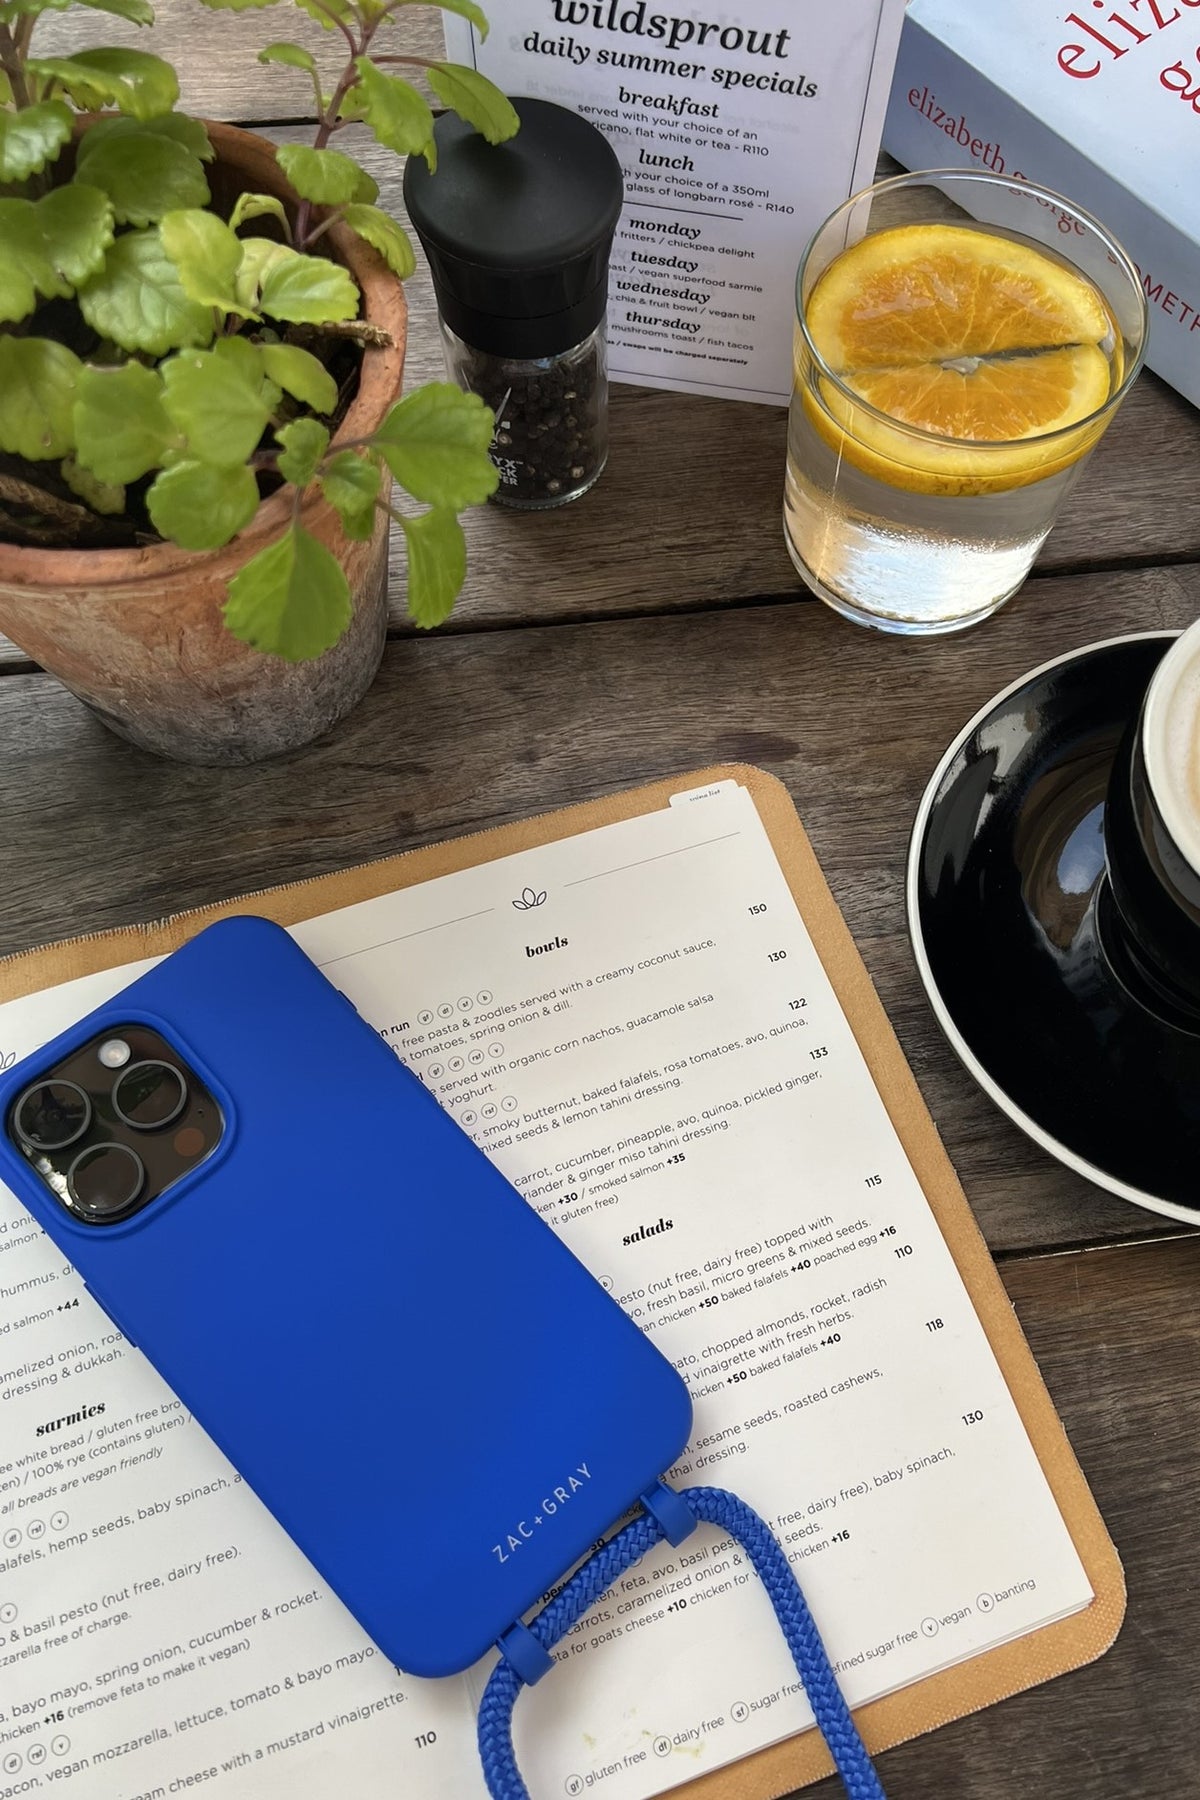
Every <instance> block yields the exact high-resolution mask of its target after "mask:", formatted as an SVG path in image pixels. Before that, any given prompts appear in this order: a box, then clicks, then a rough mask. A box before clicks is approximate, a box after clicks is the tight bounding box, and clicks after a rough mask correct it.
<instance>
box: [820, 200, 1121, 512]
mask: <svg viewBox="0 0 1200 1800" xmlns="http://www.w3.org/2000/svg"><path fill="white" fill-rule="evenodd" d="M806 320H807V324H808V329H809V332H810V335H811V337H812V340H813V342H814V343H815V344H816V346H817V348H818V350H819V351H820V353H821V356H822V358H823V359H824V361H825V363H826V364H827V365H828V367H830V368H831V369H833V370H834V371H835V373H836V374H837V375H839V376H840V378H841V381H842V383H843V384H844V386H845V387H846V388H849V389H850V390H851V391H852V393H854V394H856V395H859V396H860V397H861V398H862V399H863V400H865V401H867V402H868V404H869V405H870V406H871V407H873V408H875V409H877V412H878V413H885V414H887V415H888V417H889V418H890V419H894V420H896V421H897V422H898V425H899V426H900V427H901V429H894V428H893V427H891V426H890V425H889V424H888V423H887V421H886V420H883V419H880V418H878V417H877V416H876V415H875V414H873V413H870V412H868V411H867V410H866V408H863V407H859V406H856V405H855V404H854V402H853V400H851V399H850V398H849V397H848V396H847V395H846V394H845V393H843V392H842V391H841V390H839V389H838V388H837V387H836V386H835V384H834V383H832V382H830V381H829V380H828V379H826V378H824V377H820V378H818V379H816V391H815V392H814V391H813V386H812V377H811V375H810V378H809V379H808V380H806V379H804V375H805V370H804V368H803V366H800V367H798V368H797V380H798V382H799V384H800V391H801V392H802V394H803V397H804V403H805V407H806V410H807V411H808V414H809V417H810V418H811V419H812V421H813V423H814V424H815V425H816V427H817V429H818V430H819V431H820V433H821V435H822V436H823V437H824V438H825V440H826V441H827V442H828V443H829V444H830V445H831V447H832V448H834V449H835V450H837V451H838V453H839V454H840V455H843V456H845V457H846V458H847V459H848V460H849V461H851V462H853V463H855V464H856V465H857V466H858V467H860V468H862V469H864V470H866V472H867V473H869V474H873V475H875V476H877V477H878V478H879V479H880V480H883V481H886V482H888V483H889V484H890V485H891V486H893V487H902V488H907V489H909V490H911V491H914V492H921V493H947V494H951V493H963V494H967V493H984V492H990V491H994V490H998V489H1003V488H1011V487H1019V486H1023V485H1026V484H1028V483H1029V482H1033V481H1040V480H1042V479H1044V478H1045V477H1046V476H1047V475H1050V474H1054V473H1057V472H1058V471H1059V470H1061V469H1064V468H1069V467H1070V465H1071V464H1072V463H1073V462H1075V461H1076V460H1077V459H1078V458H1079V457H1080V456H1082V455H1083V453H1084V451H1085V450H1088V449H1090V448H1091V446H1092V444H1094V443H1095V441H1096V439H1097V438H1098V437H1099V435H1100V433H1101V431H1102V430H1103V427H1104V423H1106V422H1107V421H1099V422H1098V421H1096V420H1094V419H1092V421H1091V423H1090V424H1085V423H1083V422H1084V421H1087V420H1089V418H1090V416H1091V415H1092V414H1094V413H1095V412H1097V411H1098V410H1099V409H1100V408H1101V407H1102V406H1103V405H1104V403H1105V401H1106V400H1107V399H1108V398H1109V395H1110V393H1111V392H1112V389H1113V386H1114V382H1115V380H1116V379H1117V378H1118V377H1117V374H1116V368H1117V364H1116V360H1115V359H1116V348H1117V345H1118V344H1119V338H1118V335H1117V333H1116V331H1115V328H1114V325H1113V321H1112V319H1111V317H1110V315H1109V312H1108V309H1107V307H1106V306H1105V304H1104V301H1103V300H1102V298H1101V296H1100V294H1099V293H1098V291H1097V290H1096V288H1094V287H1093V286H1092V284H1091V283H1090V282H1089V281H1086V280H1085V279H1084V278H1083V277H1082V276H1080V275H1077V274H1076V273H1075V272H1074V271H1073V270H1071V269H1068V268H1066V267H1065V266H1064V265H1063V264H1061V263H1058V262H1056V261H1055V260H1054V259H1053V258H1052V257H1050V256H1048V255H1045V254H1043V253H1042V252H1041V251H1039V250H1036V249H1034V248H1032V247H1031V246H1030V245H1027V244H1024V243H1019V242H1017V241H1015V240H1012V239H1009V238H1002V237H996V236H994V235H993V234H992V233H990V232H985V231H977V230H973V229H972V228H970V227H967V226H959V225H909V226H900V227H898V228H896V229H894V230H889V231H880V232H877V233H875V234H874V236H871V237H867V238H864V239H862V240H861V242H859V243H858V244H856V245H854V246H853V247H852V248H851V249H849V250H846V251H844V252H843V253H842V255H840V256H839V257H837V258H836V259H835V260H834V261H833V262H832V263H831V264H830V265H829V267H828V268H827V269H826V270H825V272H824V274H823V275H822V276H821V278H820V280H819V281H818V282H817V284H816V286H815V287H814V289H813V291H812V293H811V295H810V296H809V300H808V305H807V308H806ZM800 348H801V355H800V358H799V362H800V364H801V365H803V363H804V360H805V358H804V355H803V345H802V344H801V346H800ZM1106 352H1107V354H1106ZM1077 424H1078V425H1080V430H1079V431H1078V432H1074V433H1073V432H1071V431H1070V430H1069V427H1071V426H1072V425H1077ZM905 426H911V427H916V428H917V429H918V430H920V431H922V432H928V433H935V434H937V435H936V436H934V437H930V438H925V439H922V438H918V437H916V436H914V435H913V434H912V433H910V432H908V431H905V430H904V429H902V428H903V427H905ZM1050 433H1061V434H1063V435H1060V436H1057V437H1054V438H1053V439H1052V441H1050V442H1046V441H1045V440H1046V438H1047V436H1048V434H1050ZM975 445H978V446H979V448H978V449H976V448H974V447H973V446H975ZM985 446H986V447H985Z"/></svg>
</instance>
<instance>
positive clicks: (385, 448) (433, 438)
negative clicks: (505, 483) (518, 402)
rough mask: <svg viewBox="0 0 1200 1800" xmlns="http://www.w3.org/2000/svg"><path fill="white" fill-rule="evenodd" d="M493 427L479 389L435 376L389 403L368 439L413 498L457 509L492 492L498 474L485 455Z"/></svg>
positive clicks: (436, 505)
mask: <svg viewBox="0 0 1200 1800" xmlns="http://www.w3.org/2000/svg"><path fill="white" fill-rule="evenodd" d="M495 429H496V422H495V419H494V418H493V417H492V414H491V413H490V412H489V411H488V409H487V407H486V406H485V405H484V404H483V401H482V400H481V399H480V398H479V395H478V394H464V393H463V392H462V390H461V389H460V388H456V387H454V386H452V385H451V383H450V382H447V381H433V382H430V383H429V384H428V385H427V386H426V387H422V388H418V389H417V390H416V392H415V393H412V394H408V395H406V396H405V398H404V399H403V400H401V401H400V402H399V403H398V405H396V406H393V408H392V410H391V412H390V413H389V414H388V415H387V417H386V419H384V421H383V424H382V425H381V426H380V427H379V430H378V431H377V432H376V433H375V436H374V439H373V440H372V441H373V444H374V447H375V448H376V449H377V450H379V451H380V452H381V453H382V455H383V459H384V461H385V462H386V463H387V465H388V468H389V469H390V470H391V471H392V474H393V475H394V476H395V477H396V480H397V481H398V482H399V483H400V484H401V486H402V487H405V488H407V489H408V491H409V493H410V494H411V495H412V496H413V499H414V500H424V501H425V502H427V504H429V505H430V506H435V507H449V508H450V509H451V510H452V511H454V512H457V511H458V509H459V508H460V507H462V506H474V505H476V504H477V502H479V501H480V500H486V499H487V497H488V495H489V494H491V493H494V492H495V489H496V484H497V482H498V481H499V475H498V473H497V471H496V468H495V465H494V464H493V463H492V461H491V459H490V458H489V456H488V446H489V445H490V443H491V441H492V434H493V433H494V431H495Z"/></svg>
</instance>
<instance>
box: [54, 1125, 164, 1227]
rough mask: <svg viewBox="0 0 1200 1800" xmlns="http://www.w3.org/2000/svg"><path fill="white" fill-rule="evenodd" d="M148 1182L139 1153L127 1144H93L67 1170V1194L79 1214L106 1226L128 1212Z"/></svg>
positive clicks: (82, 1151)
mask: <svg viewBox="0 0 1200 1800" xmlns="http://www.w3.org/2000/svg"><path fill="white" fill-rule="evenodd" d="M145 1179H146V1171H145V1169H144V1168H143V1166H142V1159H141V1157H140V1156H139V1155H138V1154H137V1151H136V1150H128V1149H126V1147H125V1145H124V1144H89V1145H88V1147H87V1149H86V1150H81V1151H80V1152H79V1155H78V1156H77V1157H76V1158H75V1161H74V1162H73V1163H72V1164H71V1166H70V1168H69V1169H68V1170H67V1192H68V1193H69V1194H70V1196H71V1199H72V1201H73V1202H74V1206H75V1211H76V1212H77V1213H79V1214H80V1215H81V1216H82V1217H83V1218H85V1219H90V1220H91V1221H92V1222H93V1223H94V1224H97V1225H103V1224H105V1223H106V1222H107V1221H108V1220H110V1219H119V1218H120V1216H121V1214H122V1213H124V1212H128V1210H129V1208H130V1207H131V1206H132V1205H133V1203H134V1201H135V1200H136V1199H137V1197H138V1195H139V1194H140V1193H141V1191H142V1183H143V1182H144V1181H145Z"/></svg>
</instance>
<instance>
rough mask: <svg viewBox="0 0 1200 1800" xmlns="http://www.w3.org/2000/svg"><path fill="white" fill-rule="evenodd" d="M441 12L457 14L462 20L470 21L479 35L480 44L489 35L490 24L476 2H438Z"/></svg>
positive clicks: (457, 0)
mask: <svg viewBox="0 0 1200 1800" xmlns="http://www.w3.org/2000/svg"><path fill="white" fill-rule="evenodd" d="M437 3H438V8H439V10H440V11H441V12H448V13H457V14H458V16H459V18H460V19H470V21H471V23H472V25H473V26H474V27H475V29H476V31H477V32H478V33H479V38H480V42H482V41H483V40H484V39H485V38H486V37H487V34H488V22H487V19H486V18H485V17H484V15H483V13H482V12H481V11H480V10H479V8H478V7H477V6H476V4H475V0H437Z"/></svg>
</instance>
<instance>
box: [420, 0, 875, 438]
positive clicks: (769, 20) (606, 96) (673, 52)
mask: <svg viewBox="0 0 1200 1800" xmlns="http://www.w3.org/2000/svg"><path fill="white" fill-rule="evenodd" d="M903 13H904V6H903V0H842V3H841V4H839V5H837V6H826V7H816V8H808V9H806V10H805V11H804V12H803V13H802V14H801V13H798V12H797V10H796V7H795V5H794V4H790V3H789V0H740V4H739V5H738V6H737V7H736V8H735V9H734V10H733V11H732V12H730V11H728V10H726V9H724V8H711V9H710V8H705V7H703V6H702V7H699V8H697V7H694V6H690V5H689V6H680V7H679V8H678V11H677V12H667V11H659V10H657V8H656V7H655V6H654V5H653V4H652V3H650V4H648V0H505V3H504V5H503V6H501V7H496V8H494V9H493V10H492V17H491V31H490V32H489V34H488V36H487V38H486V39H485V40H482V41H481V39H480V36H479V33H478V31H477V30H476V29H475V27H474V26H473V25H471V24H470V23H469V22H468V21H467V20H466V19H461V18H455V17H447V19H446V22H445V25H446V45H447V51H448V53H449V55H450V56H452V57H453V58H454V59H455V60H456V61H459V62H465V63H471V64H473V65H474V66H475V67H476V68H478V69H480V70H481V71H482V72H483V73H484V74H485V75H488V76H490V77H491V79H492V80H493V81H495V82H496V83H497V84H498V85H499V86H500V87H501V88H503V89H504V90H505V92H506V93H509V94H513V95H521V94H528V95H533V96H536V97H538V98H541V99H545V100H553V101H556V102H557V103H558V104H559V105H562V106H568V107H570V108H572V109H573V110H574V111H575V112H579V113H582V114H583V115H584V116H585V117H586V118H589V119H590V120H591V121H592V123H593V124H594V125H596V126H597V127H598V128H599V129H600V130H601V131H603V132H604V134H605V136H606V137H607V138H608V140H609V142H610V143H611V144H612V146H613V149H614V150H615V151H616V152H617V155H618V156H619V157H620V159H621V164H622V167H623V169H624V173H625V209H624V212H623V214H622V217H621V222H620V224H619V226H618V228H617V234H616V239H615V242H614V245H613V256H612V265H611V272H610V276H609V290H608V293H609V305H608V343H609V373H610V374H611V376H612V377H613V379H614V380H616V381H629V382H634V383H638V384H640V385H643V386H651V387H667V388H674V389H677V390H680V391H682V392H685V393H695V394H714V395H717V396H719V397H724V398H727V399H734V400H758V401H764V402H770V403H775V404H786V402H787V400H788V398H789V396H790V393H791V363H792V350H791V346H792V327H793V322H794V300H793V290H794V285H795V276H796V265H797V263H798V261H799V257H800V253H801V251H802V250H803V248H804V245H805V244H806V242H807V241H808V239H809V237H810V236H811V235H812V233H813V231H814V230H815V229H816V227H817V226H818V225H819V224H820V222H821V220H822V219H823V218H824V217H825V216H826V215H827V214H828V213H830V212H832V211H833V209H834V207H836V206H837V205H839V204H840V202H841V201H843V200H845V199H846V198H847V196H848V195H849V194H851V193H853V192H855V191H856V190H857V189H858V188H861V187H864V186H866V185H867V184H868V183H869V182H870V181H871V180H872V179H873V178H874V173H875V162H876V157H877V154H878V150H879V137H880V132H881V130H882V126H883V114H884V109H885V107H886V103H887V95H888V87H889V84H890V80H891V74H892V66H893V63H894V60H895V53H896V44H897V40H898V37H899V33H900V26H901V22H902V19H903ZM518 110H519V108H518Z"/></svg>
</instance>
